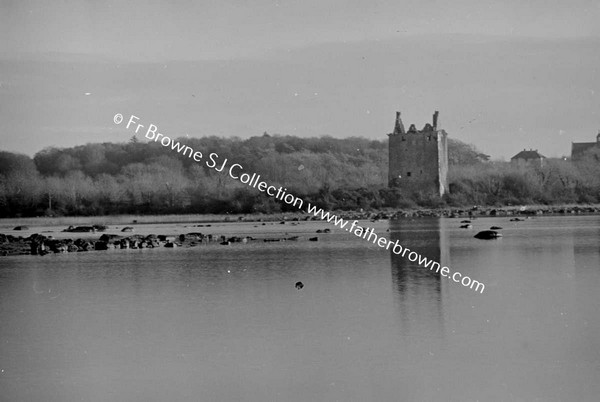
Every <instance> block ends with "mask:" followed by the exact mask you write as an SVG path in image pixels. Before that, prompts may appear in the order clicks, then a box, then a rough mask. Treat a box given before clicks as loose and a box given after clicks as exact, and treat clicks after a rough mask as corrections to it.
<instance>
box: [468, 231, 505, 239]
mask: <svg viewBox="0 0 600 402" xmlns="http://www.w3.org/2000/svg"><path fill="white" fill-rule="evenodd" d="M474 237H475V238H476V239H484V240H487V239H496V238H498V237H502V235H501V234H500V233H498V232H496V231H495V230H484V231H482V232H479V233H477V234H476V235H475V236H474Z"/></svg>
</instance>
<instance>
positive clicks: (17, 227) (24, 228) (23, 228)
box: [13, 226, 29, 230]
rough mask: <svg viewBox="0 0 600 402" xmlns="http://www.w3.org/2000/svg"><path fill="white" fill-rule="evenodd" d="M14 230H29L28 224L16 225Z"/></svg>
mask: <svg viewBox="0 0 600 402" xmlns="http://www.w3.org/2000/svg"><path fill="white" fill-rule="evenodd" d="M13 230H29V227H28V226H16V227H15V228H14V229H13Z"/></svg>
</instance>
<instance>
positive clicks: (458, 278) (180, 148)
mask: <svg viewBox="0 0 600 402" xmlns="http://www.w3.org/2000/svg"><path fill="white" fill-rule="evenodd" d="M139 120H140V118H139V117H137V116H134V115H131V116H130V117H129V120H128V121H127V124H126V125H125V128H126V129H128V130H129V129H131V130H133V131H134V132H135V133H136V134H137V133H138V132H140V133H144V137H146V138H147V139H149V140H150V141H154V142H156V143H160V144H161V145H162V146H164V147H165V148H170V149H171V150H172V151H174V152H177V153H178V154H181V155H183V156H187V157H189V158H190V159H193V160H194V161H195V162H198V163H200V162H202V161H203V159H206V160H205V161H204V162H205V164H206V166H207V167H208V168H210V169H214V170H215V171H216V172H218V173H222V172H227V173H228V174H229V177H231V178H232V179H234V180H238V181H240V182H241V183H243V184H245V185H247V186H250V187H253V188H255V189H257V190H258V191H260V192H263V193H267V195H269V196H271V197H274V198H276V199H278V200H280V201H283V202H285V203H286V204H288V205H292V206H294V207H296V208H298V210H300V211H302V212H308V213H309V214H312V215H313V216H314V217H317V218H319V219H322V220H324V221H327V222H329V223H333V224H334V225H335V226H337V227H339V228H340V229H345V230H346V231H348V232H351V233H352V234H354V235H355V236H357V237H361V238H363V239H365V240H367V241H372V242H373V244H377V245H378V246H379V247H381V248H385V249H386V250H389V249H390V248H391V249H392V252H393V253H394V254H397V255H400V256H402V257H404V258H407V259H408V260H409V261H411V262H417V261H418V264H419V265H420V266H422V267H424V268H428V269H429V270H431V271H435V272H436V273H439V274H440V275H441V276H442V277H444V278H448V279H449V280H452V281H454V282H456V283H460V284H461V285H463V286H465V287H468V288H470V289H473V290H475V291H476V292H477V291H479V292H480V293H483V290H484V289H485V285H484V284H483V283H481V282H479V281H476V280H474V279H471V278H470V277H468V276H463V275H462V274H461V273H460V272H458V271H455V272H453V273H451V271H450V268H448V267H442V266H441V265H440V264H439V263H438V262H436V261H433V260H431V259H429V258H427V257H424V256H422V255H421V254H419V253H417V252H416V251H412V250H410V249H409V248H406V247H403V246H402V245H400V243H398V240H396V241H395V242H392V241H390V240H388V239H386V238H385V237H380V236H378V235H377V233H375V231H374V230H373V229H372V228H363V227H362V226H359V225H358V221H356V220H355V221H353V222H350V221H347V220H345V219H342V218H339V217H337V216H336V215H333V214H331V213H329V212H325V211H323V210H322V209H321V208H317V206H316V205H312V204H311V203H310V202H304V200H303V199H302V198H300V197H297V196H295V195H293V194H291V193H288V192H287V188H285V187H282V186H273V185H270V184H268V183H267V182H265V181H263V180H261V176H260V175H258V174H256V173H252V174H250V173H247V172H244V168H243V166H242V165H240V164H239V163H231V162H230V161H229V159H228V158H225V159H222V157H220V156H219V155H218V154H217V153H215V152H211V153H210V154H208V157H207V158H204V154H203V153H202V152H201V151H199V150H195V149H193V148H192V147H190V146H188V145H185V144H182V143H181V142H179V141H176V140H174V139H172V138H171V137H168V136H166V135H164V134H162V133H161V132H159V131H158V127H157V126H156V125H154V124H149V125H148V126H145V125H144V124H141V123H140V122H139ZM113 121H114V123H115V124H121V123H122V122H123V121H124V119H123V115H122V114H121V113H117V114H115V116H114V118H113ZM305 205H306V209H304V206H305ZM348 224H350V226H348Z"/></svg>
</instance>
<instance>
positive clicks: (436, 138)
mask: <svg viewBox="0 0 600 402" xmlns="http://www.w3.org/2000/svg"><path fill="white" fill-rule="evenodd" d="M437 117H438V114H437V112H436V113H435V114H434V116H433V125H431V124H429V123H428V124H426V125H425V127H424V128H423V129H422V130H417V129H416V128H415V126H414V125H411V126H410V128H409V129H408V131H405V130H404V125H403V124H402V121H401V119H400V113H399V112H398V113H397V115H396V124H395V128H394V132H393V133H391V134H388V136H389V137H388V138H389V173H388V180H389V185H390V187H400V188H401V189H404V190H406V191H410V192H412V191H423V192H428V193H432V194H438V195H440V196H441V195H443V194H445V193H446V192H447V190H448V181H447V177H448V140H447V134H446V132H445V131H444V130H438V129H437Z"/></svg>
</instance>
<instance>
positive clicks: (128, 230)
mask: <svg viewBox="0 0 600 402" xmlns="http://www.w3.org/2000/svg"><path fill="white" fill-rule="evenodd" d="M121 232H133V228H132V227H131V226H125V227H124V228H123V229H121Z"/></svg>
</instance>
